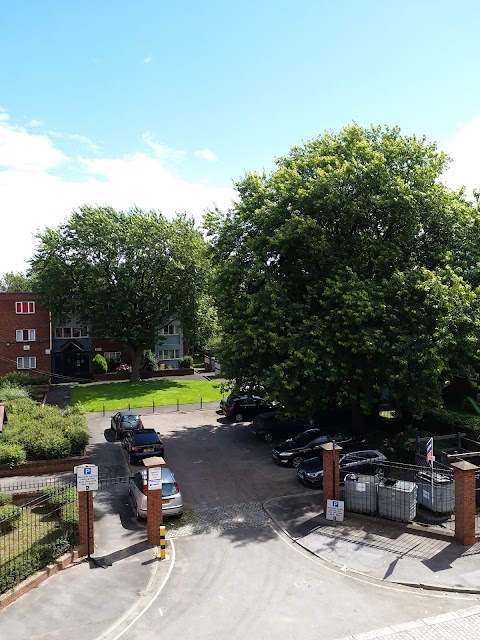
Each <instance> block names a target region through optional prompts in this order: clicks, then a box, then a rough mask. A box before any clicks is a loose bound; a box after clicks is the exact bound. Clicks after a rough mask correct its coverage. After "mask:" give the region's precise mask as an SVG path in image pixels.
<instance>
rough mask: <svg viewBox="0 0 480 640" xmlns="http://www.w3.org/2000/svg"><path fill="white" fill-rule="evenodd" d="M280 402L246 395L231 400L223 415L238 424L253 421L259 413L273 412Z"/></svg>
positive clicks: (225, 406)
mask: <svg viewBox="0 0 480 640" xmlns="http://www.w3.org/2000/svg"><path fill="white" fill-rule="evenodd" d="M277 406H278V402H275V401H272V400H267V399H265V398H260V396H251V395H244V396H239V397H236V398H230V399H229V401H228V402H226V403H225V405H224V406H223V413H224V415H225V416H226V417H227V418H230V419H231V420H235V421H236V422H243V421H244V420H253V419H254V418H255V417H256V416H257V415H258V414H259V413H265V412H267V411H273V410H274V409H275V408H276V407H277Z"/></svg>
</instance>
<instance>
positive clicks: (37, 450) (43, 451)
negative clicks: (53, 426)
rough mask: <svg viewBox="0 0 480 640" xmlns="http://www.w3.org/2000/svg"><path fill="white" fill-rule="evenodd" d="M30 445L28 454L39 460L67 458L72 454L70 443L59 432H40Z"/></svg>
mask: <svg viewBox="0 0 480 640" xmlns="http://www.w3.org/2000/svg"><path fill="white" fill-rule="evenodd" d="M32 445H33V446H32V448H31V450H30V451H29V453H30V452H31V455H32V456H34V457H35V458H38V459H40V460H53V459H55V458H68V456H69V455H71V453H72V447H71V444H70V441H69V440H68V438H67V437H66V436H65V435H64V434H63V433H61V432H59V431H46V430H44V431H42V432H41V433H40V437H39V438H37V440H36V441H35V442H34V443H32Z"/></svg>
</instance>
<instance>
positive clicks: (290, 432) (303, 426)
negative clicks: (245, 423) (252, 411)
mask: <svg viewBox="0 0 480 640" xmlns="http://www.w3.org/2000/svg"><path fill="white" fill-rule="evenodd" d="M311 426H312V425H311V424H310V422H309V421H308V420H305V419H304V418H295V417H293V418H292V417H287V416H284V415H282V413H281V412H280V411H269V412H268V413H261V414H260V415H258V416H257V417H256V418H255V419H254V421H253V425H252V434H253V435H254V436H255V437H256V438H258V439H259V440H265V442H272V440H284V439H285V438H288V437H291V436H297V435H298V434H299V433H302V432H303V431H306V430H307V429H308V428H310V427H311Z"/></svg>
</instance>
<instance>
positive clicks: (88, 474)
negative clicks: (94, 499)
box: [73, 464, 98, 560]
mask: <svg viewBox="0 0 480 640" xmlns="http://www.w3.org/2000/svg"><path fill="white" fill-rule="evenodd" d="M73 471H74V473H75V474H76V476H77V491H78V493H86V495H85V505H86V506H85V508H86V516H87V522H86V524H87V558H88V559H89V560H91V559H92V558H91V553H90V552H91V547H90V501H91V495H92V494H91V492H92V491H98V467H97V466H96V465H94V464H82V465H79V466H78V467H75V468H74V470H73ZM79 498H80V496H79Z"/></svg>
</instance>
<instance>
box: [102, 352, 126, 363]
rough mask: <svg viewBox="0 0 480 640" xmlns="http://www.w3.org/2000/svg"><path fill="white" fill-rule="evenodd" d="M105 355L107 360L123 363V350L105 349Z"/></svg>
mask: <svg viewBox="0 0 480 640" xmlns="http://www.w3.org/2000/svg"><path fill="white" fill-rule="evenodd" d="M112 356H113V357H112ZM103 357H104V358H105V360H106V361H107V362H114V363H115V364H121V363H122V352H121V351H104V353H103Z"/></svg>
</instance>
